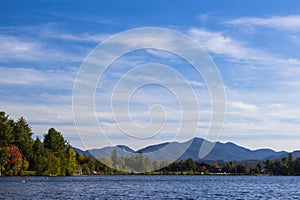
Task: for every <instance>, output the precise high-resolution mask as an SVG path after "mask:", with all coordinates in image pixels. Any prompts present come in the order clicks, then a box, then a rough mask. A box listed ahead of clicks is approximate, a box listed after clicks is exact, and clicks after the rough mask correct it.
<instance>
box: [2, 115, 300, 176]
mask: <svg viewBox="0 0 300 200" xmlns="http://www.w3.org/2000/svg"><path fill="white" fill-rule="evenodd" d="M32 135H33V133H32V131H31V128H30V126H29V125H28V124H27V122H26V120H25V119H24V118H23V117H20V118H19V119H18V120H17V121H14V120H13V119H11V118H10V117H9V116H8V115H7V114H6V113H5V112H0V176H73V175H258V176H260V175H300V158H293V156H292V154H289V156H288V157H283V158H282V159H281V160H266V161H241V162H236V161H230V162H221V161H218V162H217V161H216V162H214V163H210V164H208V163H204V162H201V161H194V160H193V159H191V158H188V159H185V160H181V161H176V162H166V161H151V160H150V159H149V158H147V157H144V156H143V152H140V153H138V155H135V156H126V157H123V156H121V157H119V156H118V154H117V152H116V151H115V150H114V151H113V152H112V155H111V157H104V158H100V159H96V158H94V157H87V156H85V155H83V154H79V153H78V152H76V151H75V150H74V149H73V148H72V146H71V145H70V144H69V142H68V141H66V140H65V139H64V137H63V135H62V134H61V133H60V132H58V131H57V130H55V129H54V128H50V129H49V130H48V132H47V133H45V134H44V139H43V141H41V140H40V138H39V137H37V138H36V139H33V138H32ZM103 163H105V164H103ZM144 171H149V172H144ZM141 172H143V173H141Z"/></svg>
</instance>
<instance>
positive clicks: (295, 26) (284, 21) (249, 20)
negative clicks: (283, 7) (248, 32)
mask: <svg viewBox="0 0 300 200" xmlns="http://www.w3.org/2000/svg"><path fill="white" fill-rule="evenodd" d="M225 24H232V25H241V26H260V27H268V28H274V29H277V30H281V31H292V32H300V15H288V16H271V17H264V18H262V17H242V18H238V19H234V20H230V21H226V22H225Z"/></svg>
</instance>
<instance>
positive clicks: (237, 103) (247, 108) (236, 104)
mask: <svg viewBox="0 0 300 200" xmlns="http://www.w3.org/2000/svg"><path fill="white" fill-rule="evenodd" d="M231 105H232V106H233V107H236V108H239V109H241V110H245V111H248V112H255V111H257V110H258V108H257V106H256V105H252V104H246V103H243V102H240V101H234V102H231Z"/></svg>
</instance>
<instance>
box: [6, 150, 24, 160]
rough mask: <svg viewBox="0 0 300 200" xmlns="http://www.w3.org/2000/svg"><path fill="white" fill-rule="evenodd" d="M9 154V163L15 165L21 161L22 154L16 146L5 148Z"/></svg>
mask: <svg viewBox="0 0 300 200" xmlns="http://www.w3.org/2000/svg"><path fill="white" fill-rule="evenodd" d="M7 149H8V151H9V154H10V160H9V162H10V163H16V162H17V161H19V160H22V153H21V152H20V149H19V147H17V146H9V147H7Z"/></svg>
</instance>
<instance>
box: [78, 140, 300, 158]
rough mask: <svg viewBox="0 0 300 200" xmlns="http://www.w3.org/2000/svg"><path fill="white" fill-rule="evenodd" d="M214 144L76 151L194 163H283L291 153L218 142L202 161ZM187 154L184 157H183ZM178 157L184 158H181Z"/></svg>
mask: <svg viewBox="0 0 300 200" xmlns="http://www.w3.org/2000/svg"><path fill="white" fill-rule="evenodd" d="M203 142H207V143H208V144H213V143H212V142H209V141H207V140H204V139H202V138H193V139H191V140H189V141H186V142H183V143H179V142H167V143H161V144H156V145H150V146H147V147H145V148H142V149H139V150H137V151H134V150H133V149H131V148H129V147H127V146H125V145H117V146H114V147H104V148H101V149H92V150H87V151H82V150H80V149H77V148H74V150H75V151H77V152H78V153H82V154H85V155H89V156H90V155H92V156H94V157H96V158H100V157H111V155H112V151H113V150H116V151H117V153H118V155H119V156H132V155H136V154H137V153H138V152H143V154H144V156H146V157H149V158H150V159H151V160H153V161H154V160H164V161H170V160H182V159H187V158H192V159H193V160H197V161H199V160H202V161H207V162H209V161H259V160H267V159H270V160H275V159H281V158H282V157H284V156H286V157H287V156H288V152H286V151H280V152H276V151H274V150H271V149H258V150H250V149H247V148H244V147H241V146H238V145H236V144H234V143H231V142H227V143H221V142H215V143H214V147H213V149H212V150H211V151H210V152H209V154H208V155H206V156H205V157H204V158H203V159H199V156H198V155H199V151H200V148H201V146H202V144H203ZM183 152H184V153H183ZM177 155H181V156H180V157H179V158H178V156H177ZM293 156H294V157H300V151H295V152H293Z"/></svg>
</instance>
